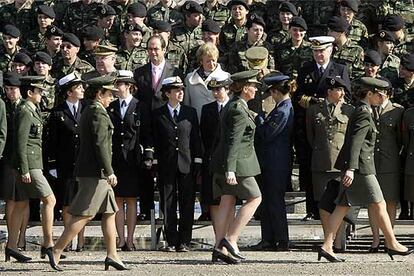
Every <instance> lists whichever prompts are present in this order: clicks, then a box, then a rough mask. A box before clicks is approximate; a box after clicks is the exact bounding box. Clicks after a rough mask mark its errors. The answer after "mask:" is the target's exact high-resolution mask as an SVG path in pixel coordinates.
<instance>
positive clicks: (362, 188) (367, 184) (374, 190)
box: [336, 172, 384, 206]
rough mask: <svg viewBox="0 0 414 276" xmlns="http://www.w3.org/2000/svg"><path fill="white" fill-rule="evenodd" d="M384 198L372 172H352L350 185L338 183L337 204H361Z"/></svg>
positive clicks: (379, 200) (375, 201)
mask: <svg viewBox="0 0 414 276" xmlns="http://www.w3.org/2000/svg"><path fill="white" fill-rule="evenodd" d="M383 200H384V196H383V195H382V191H381V187H380V185H379V183H378V180H377V178H376V177H375V175H373V174H369V175H362V174H359V173H357V172H355V174H354V181H353V182H352V185H351V186H350V187H345V186H344V185H340V190H339V194H338V197H337V199H336V204H337V205H342V206H362V205H367V204H370V203H377V202H381V201H383Z"/></svg>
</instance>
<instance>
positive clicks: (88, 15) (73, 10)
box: [62, 1, 99, 34]
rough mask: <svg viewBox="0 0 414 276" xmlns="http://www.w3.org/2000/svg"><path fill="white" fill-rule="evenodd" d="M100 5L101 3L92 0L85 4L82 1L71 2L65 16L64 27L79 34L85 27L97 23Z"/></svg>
mask: <svg viewBox="0 0 414 276" xmlns="http://www.w3.org/2000/svg"><path fill="white" fill-rule="evenodd" d="M98 6H99V4H98V3H96V2H92V3H91V4H89V5H84V4H83V2H82V1H78V2H75V3H72V4H70V5H69V6H68V8H67V9H66V13H65V16H64V18H63V22H62V25H63V26H62V27H63V29H64V30H65V31H67V32H70V33H75V34H78V33H80V31H81V30H82V29H83V28H84V27H86V26H88V25H95V24H96V22H97V20H98V13H97V11H96V10H97V8H98Z"/></svg>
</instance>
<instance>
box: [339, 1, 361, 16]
mask: <svg viewBox="0 0 414 276" xmlns="http://www.w3.org/2000/svg"><path fill="white" fill-rule="evenodd" d="M341 6H343V7H348V8H350V9H351V10H353V11H354V12H355V13H357V12H358V6H359V5H358V1H357V0H342V1H341Z"/></svg>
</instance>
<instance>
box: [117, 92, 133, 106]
mask: <svg viewBox="0 0 414 276" xmlns="http://www.w3.org/2000/svg"><path fill="white" fill-rule="evenodd" d="M122 101H125V103H126V106H128V105H129V103H130V102H131V101H132V95H131V94H129V95H128V97H126V98H125V99H121V98H119V106H120V107H122Z"/></svg>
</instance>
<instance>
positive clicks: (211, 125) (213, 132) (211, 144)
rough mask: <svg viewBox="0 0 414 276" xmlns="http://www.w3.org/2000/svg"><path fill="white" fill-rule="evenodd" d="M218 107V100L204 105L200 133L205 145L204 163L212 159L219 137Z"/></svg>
mask: <svg viewBox="0 0 414 276" xmlns="http://www.w3.org/2000/svg"><path fill="white" fill-rule="evenodd" d="M218 108H219V107H218V103H217V101H214V102H211V103H209V104H205V105H203V108H202V109H201V118H200V133H201V140H202V142H203V146H204V158H203V161H204V162H203V163H204V164H205V163H206V162H208V161H210V160H211V157H212V155H213V152H214V148H215V147H216V145H217V142H218V139H219V134H220V133H219V131H220V114H219V110H218ZM223 108H224V107H223Z"/></svg>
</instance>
